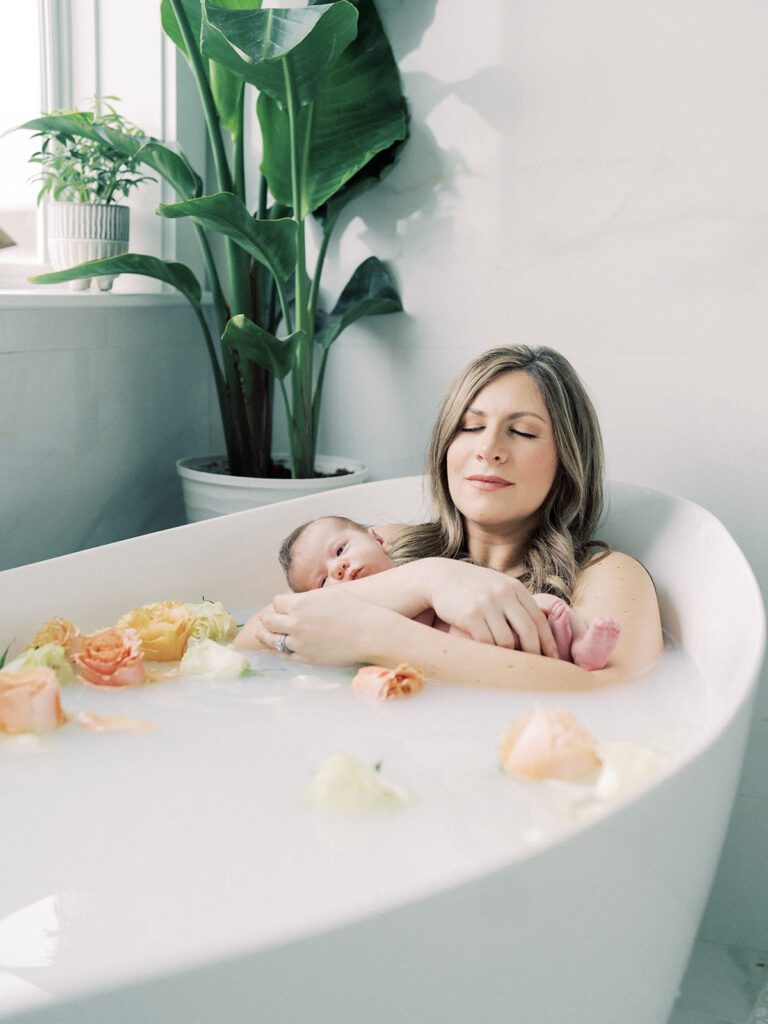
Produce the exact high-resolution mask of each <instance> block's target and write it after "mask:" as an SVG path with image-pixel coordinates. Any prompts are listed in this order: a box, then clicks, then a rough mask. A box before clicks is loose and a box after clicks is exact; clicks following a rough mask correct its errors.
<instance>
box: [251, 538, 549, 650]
mask: <svg viewBox="0 0 768 1024" xmlns="http://www.w3.org/2000/svg"><path fill="white" fill-rule="evenodd" d="M331 590H332V591H333V593H334V594H336V593H339V592H344V593H347V594H351V595H353V596H354V597H355V598H357V599H359V600H363V601H366V602H368V603H370V604H372V605H376V606H377V607H379V608H382V609H386V610H388V611H392V612H398V613H399V614H400V615H403V616H407V617H408V618H413V617H414V616H416V615H418V614H420V613H421V612H423V611H424V610H425V609H427V608H434V610H435V612H436V613H437V615H438V616H439V617H440V618H441V619H443V620H444V621H446V622H450V623H451V624H452V625H454V626H456V627H458V628H459V629H461V630H463V631H464V632H465V633H468V634H469V635H470V636H471V637H472V638H473V639H475V640H478V641H480V642H482V643H485V644H495V645H496V646H499V647H508V648H513V649H514V648H515V647H517V648H520V649H522V650H523V651H527V652H528V653H530V654H540V653H541V652H544V653H545V654H546V655H548V656H550V657H556V656H557V647H556V644H555V641H554V637H553V636H552V631H551V629H550V627H549V623H548V622H547V618H546V616H545V615H544V613H543V612H542V611H541V609H540V608H539V607H538V605H537V604H536V602H535V601H534V600H533V598H532V596H531V595H530V594H529V592H528V591H527V590H526V588H525V587H524V586H523V584H522V583H520V582H519V580H515V579H512V578H511V577H509V576H505V575H504V574H503V573H498V572H495V571H494V570H493V569H486V568H483V567H482V566H478V565H470V564H469V563H467V562H457V561H454V560H452V559H450V558H423V559H419V560H418V561H414V562H409V563H408V564H407V565H401V566H396V567H395V568H393V569H388V570H387V571H386V572H382V573H377V574H376V575H373V576H367V577H365V578H363V579H358V580H354V581H352V582H349V583H342V584H339V586H335V587H333V588H330V589H328V590H324V591H319V592H315V595H314V596H316V597H317V598H318V600H319V601H322V600H326V599H327V597H328V595H329V594H330V593H331ZM298 596H307V595H298ZM304 604H305V606H306V607H308V608H309V607H314V603H311V602H305V603H304ZM296 607H298V605H296ZM308 614H310V613H308ZM262 619H263V615H262V612H259V613H257V614H256V615H255V616H252V617H251V619H249V620H248V622H247V623H246V624H245V626H244V627H243V629H242V630H241V632H240V634H239V635H238V637H237V640H236V641H235V642H236V644H237V645H238V646H239V647H248V646H253V641H254V640H255V641H260V642H261V643H265V644H269V642H270V639H269V636H267V635H265V630H264V628H263V622H262ZM266 632H268V631H266ZM401 660H402V659H401Z"/></svg>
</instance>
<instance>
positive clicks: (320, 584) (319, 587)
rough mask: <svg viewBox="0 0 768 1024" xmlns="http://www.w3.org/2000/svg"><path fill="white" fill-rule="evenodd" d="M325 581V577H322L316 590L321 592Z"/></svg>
mask: <svg viewBox="0 0 768 1024" xmlns="http://www.w3.org/2000/svg"><path fill="white" fill-rule="evenodd" d="M327 579H328V577H327V576H323V578H322V579H321V580H320V583H319V584H318V587H317V589H318V590H322V589H323V587H324V586H325V581H326V580H327Z"/></svg>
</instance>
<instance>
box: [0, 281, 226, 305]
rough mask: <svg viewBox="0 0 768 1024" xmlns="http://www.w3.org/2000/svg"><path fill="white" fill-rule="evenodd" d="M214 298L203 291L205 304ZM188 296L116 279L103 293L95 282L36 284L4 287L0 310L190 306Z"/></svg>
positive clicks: (0, 297)
mask: <svg viewBox="0 0 768 1024" xmlns="http://www.w3.org/2000/svg"><path fill="white" fill-rule="evenodd" d="M210 301H211V296H210V293H209V292H205V293H203V298H202V302H203V305H204V306H205V305H208V304H209V303H210ZM186 305H188V301H187V299H185V298H184V296H183V295H182V294H181V293H180V292H177V291H167V292H159V291H157V292H150V291H139V290H138V289H134V290H131V288H130V286H128V285H127V284H123V286H122V287H118V282H117V281H116V282H115V284H114V286H113V288H112V291H109V292H102V291H99V290H98V289H95V288H94V287H93V285H92V286H91V288H90V289H89V290H88V291H73V290H71V289H70V288H68V287H67V285H33V286H30V287H28V288H2V287H0V310H3V309H41V308H43V309H52V308H56V307H61V306H66V307H68V308H70V309H71V308H72V307H73V306H74V307H86V306H90V307H96V308H107V307H109V306H112V307H114V306H186Z"/></svg>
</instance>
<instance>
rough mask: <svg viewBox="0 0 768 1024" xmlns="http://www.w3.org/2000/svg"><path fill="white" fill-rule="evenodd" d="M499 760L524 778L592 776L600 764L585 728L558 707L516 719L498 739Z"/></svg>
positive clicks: (506, 768)
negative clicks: (499, 747)
mask: <svg viewBox="0 0 768 1024" xmlns="http://www.w3.org/2000/svg"><path fill="white" fill-rule="evenodd" d="M501 763H502V767H503V768H504V770H505V771H507V772H509V773H510V774H511V775H521V776H522V777H523V778H526V779H568V780H570V781H576V780H585V779H590V778H592V777H593V776H594V775H595V774H596V772H597V771H598V770H599V769H600V767H601V764H602V762H601V760H600V758H599V757H598V756H597V752H596V750H595V742H594V740H593V739H592V737H591V736H590V735H589V733H588V732H587V730H586V729H584V728H583V726H581V725H579V723H578V722H577V721H576V719H575V718H574V717H573V715H571V713H570V712H569V711H565V710H563V709H561V708H552V709H542V708H537V709H536V710H535V711H534V712H533V713H532V714H529V715H523V716H522V718H518V719H516V720H515V721H514V722H513V723H512V724H511V725H510V727H509V729H508V730H507V733H506V735H505V736H504V739H503V740H502V741H501Z"/></svg>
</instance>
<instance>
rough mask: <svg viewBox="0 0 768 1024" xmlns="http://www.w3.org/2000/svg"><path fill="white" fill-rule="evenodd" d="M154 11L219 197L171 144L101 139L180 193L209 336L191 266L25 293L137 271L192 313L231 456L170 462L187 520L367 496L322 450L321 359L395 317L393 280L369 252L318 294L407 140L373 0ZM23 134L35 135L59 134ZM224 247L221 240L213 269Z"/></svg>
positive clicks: (115, 264) (120, 264) (154, 267)
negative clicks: (252, 128) (342, 341)
mask: <svg viewBox="0 0 768 1024" xmlns="http://www.w3.org/2000/svg"><path fill="white" fill-rule="evenodd" d="M160 10H161V18H162V25H163V28H164V30H165V32H166V34H167V35H168V36H169V37H170V38H171V40H172V41H173V42H174V43H175V44H176V46H177V47H178V48H179V49H180V51H181V53H182V54H183V56H184V57H185V58H186V60H187V62H188V64H189V66H190V69H191V71H192V75H193V77H194V80H195V84H196V87H197V90H198V93H199V96H200V101H201V110H202V115H203V119H204V121H205V125H206V129H207V133H208V140H209V143H210V152H211V155H212V158H213V160H212V162H213V172H214V178H215V184H214V187H213V189H211V190H210V191H208V192H206V190H205V186H204V182H203V180H202V178H201V176H200V175H199V174H198V173H197V171H196V170H195V168H194V167H193V166H192V165H191V163H190V161H189V160H188V159H187V157H186V156H185V154H184V153H183V152H182V151H181V150H180V149H179V147H178V146H177V145H175V144H174V143H172V142H163V141H162V140H160V139H154V138H146V137H145V138H141V139H140V138H138V137H137V136H135V135H128V134H126V133H122V132H118V131H113V130H107V129H106V128H102V129H99V132H100V135H101V137H103V139H104V141H105V142H106V143H109V144H111V145H114V146H116V147H117V148H118V149H121V150H122V151H123V152H124V153H125V154H126V155H131V156H133V157H134V158H135V161H136V163H137V164H140V165H144V166H147V167H149V168H151V169H152V170H154V171H155V172H156V173H158V174H159V175H160V177H162V178H163V179H164V180H165V181H166V182H167V183H168V184H169V185H170V186H171V188H172V189H173V190H174V191H175V193H176V195H177V197H178V201H177V202H175V203H168V204H163V205H161V206H160V207H158V210H157V213H158V214H159V215H160V216H162V217H168V218H187V219H189V220H190V221H191V223H192V224H193V226H194V229H195V233H196V236H197V240H198V242H199V244H200V250H201V255H202V258H203V262H204V265H205V270H206V275H207V278H208V286H209V287H210V293H211V300H212V320H213V323H214V325H215V326H214V330H213V331H212V330H211V329H210V326H209V322H208V319H207V318H206V316H205V313H204V310H203V308H202V282H201V281H199V280H198V278H197V277H196V275H195V274H194V273H193V271H192V270H191V269H190V268H189V267H187V266H185V265H184V264H182V263H178V262H174V261H167V260H161V259H157V258H156V257H154V256H148V255H144V254H141V253H125V254H124V255H121V256H116V257H112V258H109V259H104V260H96V261H94V260H90V261H88V262H86V263H85V264H81V265H79V266H73V267H70V268H69V269H67V270H64V271H60V272H57V273H53V274H45V275H41V276H39V277H37V278H33V279H32V280H33V281H36V282H39V283H55V282H59V281H71V280H77V279H79V278H84V277H93V276H96V275H100V274H113V273H120V272H123V273H130V274H144V275H147V276H149V277H154V278H156V279H159V280H161V281H163V282H165V283H166V284H169V285H172V286H173V287H174V288H176V289H178V291H180V292H181V293H182V294H183V295H184V296H185V297H186V298H187V299H188V301H189V303H190V304H191V306H192V308H193V309H194V312H195V315H196V317H197V320H198V323H199V324H200V329H201V332H202V336H203V340H204V342H205V346H206V349H207V352H208V356H209V359H210V363H211V369H212V372H213V380H214V384H215V388H216V395H217V398H218V403H219V409H220V411H221V419H222V425H223V428H224V439H225V444H226V456H224V455H221V456H220V455H218V454H216V453H214V454H208V455H205V456H202V457H199V458H190V459H184V460H180V461H179V463H178V464H177V465H178V470H179V474H180V475H181V477H182V484H183V487H184V496H185V501H186V504H187V517H188V519H190V521H194V520H196V519H201V518H207V517H208V516H211V515H218V514H221V513H222V512H225V511H230V512H231V511H237V510H238V509H242V508H248V507H253V506H257V505H261V504H265V503H268V502H271V501H275V500H282V499H284V498H286V497H295V496H298V495H300V494H302V493H311V492H312V491H313V490H324V489H327V488H329V487H336V486H340V485H343V484H344V483H358V482H360V481H361V480H363V479H365V475H366V474H367V469H366V468H365V467H364V466H362V464H360V463H355V460H351V459H347V458H346V457H341V458H338V457H336V456H325V457H324V456H322V455H318V453H317V436H318V428H319V423H320V413H321V399H322V391H323V381H324V379H325V371H326V365H327V360H328V356H329V353H330V350H331V347H332V345H333V344H334V342H335V341H336V339H337V338H338V337H339V336H340V334H341V333H342V332H343V331H344V330H345V329H346V328H347V327H348V326H349V325H350V324H352V323H354V322H355V321H357V320H359V319H360V318H362V317H366V316H370V315H380V314H384V313H397V312H399V311H401V310H402V304H401V301H400V296H399V293H398V291H397V288H396V286H395V282H394V281H393V280H392V278H391V276H390V273H389V270H388V268H387V267H386V265H385V264H384V263H383V262H382V261H381V260H379V259H378V258H377V257H376V256H373V255H371V256H369V257H368V258H367V259H365V260H364V261H363V262H362V263H361V264H360V266H358V267H357V269H356V270H354V271H353V273H352V275H351V277H350V278H349V281H348V282H347V284H346V285H345V287H344V288H343V289H342V290H341V293H340V294H339V295H338V297H337V298H336V300H335V302H334V301H333V300H332V301H331V303H330V304H328V305H326V303H325V301H324V297H323V295H322V293H321V290H320V282H321V276H322V273H323V267H324V263H325V257H326V253H327V251H328V246H329V242H330V239H331V235H332V233H333V231H334V228H335V227H336V226H337V225H338V224H339V223H343V218H342V217H341V214H342V212H343V211H344V210H345V208H346V206H347V204H348V203H354V202H356V201H357V200H358V199H359V197H361V196H362V195H364V194H365V193H366V192H367V191H368V190H369V189H371V188H374V187H375V186H376V185H378V183H379V182H380V181H381V179H382V178H383V177H384V176H385V175H386V174H387V173H388V172H389V171H390V170H391V169H392V167H393V166H394V165H395V163H396V162H397V160H398V158H399V155H400V152H401V150H402V147H403V145H404V144H405V142H406V140H407V138H408V111H407V105H406V101H405V97H404V96H403V91H402V84H401V81H400V75H399V71H398V68H397V63H396V61H395V58H394V55H393V53H392V50H391V47H390V45H389V41H388V39H387V36H386V33H385V31H384V28H383V26H382V23H381V21H380V19H379V16H378V12H377V10H376V6H375V3H374V0H334V2H332V3H315V2H314V0H312V2H310V3H308V4H307V6H306V7H290V8H284V9H281V8H277V7H275V8H270V9H264V10H262V9H261V0H237V3H236V4H235V3H234V2H233V3H232V4H227V5H225V6H222V5H220V4H217V3H216V2H215V0H162V2H161V5H160ZM255 93H256V94H258V99H257V102H256V112H257V115H258V122H259V135H260V138H259V140H258V144H257V147H256V149H257V152H258V155H259V156H260V160H261V163H260V168H259V170H260V171H261V174H260V176H259V179H258V182H257V183H256V184H255V185H253V184H252V183H251V180H250V178H249V175H248V173H247V170H248V168H247V161H246V148H245V146H246V141H247V139H246V130H245V116H244V114H245V110H246V106H247V104H249V103H250V102H252V97H253V96H254V94H255ZM21 127H23V128H28V129H31V130H38V129H40V128H41V127H49V121H48V119H45V118H41V119H38V120H36V121H30V122H28V123H27V124H25V125H22V126H21ZM56 127H58V128H59V129H60V130H62V131H65V132H69V133H70V134H72V135H74V136H76V137H80V136H82V135H83V134H85V135H86V136H88V133H89V132H90V134H91V135H94V134H95V133H94V132H93V131H91V128H90V126H86V128H87V131H85V132H84V130H83V124H82V122H81V121H70V122H69V123H68V124H62V123H61V122H59V123H58V124H57V125H56ZM96 137H99V135H98V134H97V135H96ZM134 166H135V164H134ZM312 220H314V222H315V230H316V232H317V235H318V236H319V237H318V238H317V242H318V244H317V247H316V250H315V251H313V249H314V247H313V246H311V245H310V244H309V233H310V223H311V221H312ZM215 236H219V239H220V241H221V242H222V243H223V245H222V248H223V250H224V256H225V259H222V260H220V261H217V259H216V258H215V257H214V248H213V245H212V243H213V239H214V237H215ZM367 383H368V382H367ZM371 397H372V398H373V397H374V392H373V391H372V392H371ZM276 403H280V404H282V405H283V408H284V409H285V411H286V420H287V424H288V437H289V449H290V451H289V452H288V453H287V455H286V457H284V458H283V457H281V455H280V453H273V451H272V426H273V416H274V406H275V404H276Z"/></svg>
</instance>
